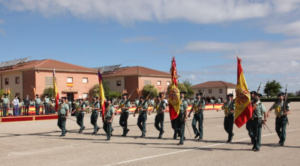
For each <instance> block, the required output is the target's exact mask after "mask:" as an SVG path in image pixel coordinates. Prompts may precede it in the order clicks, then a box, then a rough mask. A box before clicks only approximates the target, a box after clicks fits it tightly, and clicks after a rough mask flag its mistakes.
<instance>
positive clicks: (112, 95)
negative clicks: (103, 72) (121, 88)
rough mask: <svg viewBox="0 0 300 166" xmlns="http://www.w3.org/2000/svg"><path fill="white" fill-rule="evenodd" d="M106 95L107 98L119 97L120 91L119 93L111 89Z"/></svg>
mask: <svg viewBox="0 0 300 166" xmlns="http://www.w3.org/2000/svg"><path fill="white" fill-rule="evenodd" d="M108 97H109V98H118V97H121V93H119V92H117V91H112V92H109V95H108Z"/></svg>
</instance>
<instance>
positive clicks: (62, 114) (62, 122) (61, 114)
mask: <svg viewBox="0 0 300 166" xmlns="http://www.w3.org/2000/svg"><path fill="white" fill-rule="evenodd" d="M68 110H69V106H68V104H66V103H63V104H62V106H61V108H60V109H59V110H58V121H57V126H58V127H59V128H60V129H61V136H65V135H66V131H67V130H66V118H67V117H66V115H67V111H68Z"/></svg>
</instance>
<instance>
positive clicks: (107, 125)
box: [103, 100, 115, 141]
mask: <svg viewBox="0 0 300 166" xmlns="http://www.w3.org/2000/svg"><path fill="white" fill-rule="evenodd" d="M111 103H112V101H111V100H107V102H106V104H105V106H106V111H105V114H104V122H103V129H104V131H105V133H106V136H107V140H108V141H109V140H110V137H111V136H112V131H113V128H112V126H111V124H112V122H113V119H114V115H115V108H114V106H113V105H112V104H111Z"/></svg>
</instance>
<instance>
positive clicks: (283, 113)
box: [267, 92, 290, 146]
mask: <svg viewBox="0 0 300 166" xmlns="http://www.w3.org/2000/svg"><path fill="white" fill-rule="evenodd" d="M284 96H285V93H282V92H281V93H279V94H278V101H277V102H275V103H274V104H273V105H272V107H271V108H270V110H269V111H268V114H267V115H268V116H269V114H270V112H271V111H272V110H273V109H275V115H276V122H275V130H276V133H277V135H278V137H279V145H280V146H284V143H285V139H286V124H287V123H288V117H287V115H288V114H290V106H289V104H288V103H285V101H284Z"/></svg>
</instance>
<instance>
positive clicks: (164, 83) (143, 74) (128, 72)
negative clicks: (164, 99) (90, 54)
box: [100, 66, 171, 100]
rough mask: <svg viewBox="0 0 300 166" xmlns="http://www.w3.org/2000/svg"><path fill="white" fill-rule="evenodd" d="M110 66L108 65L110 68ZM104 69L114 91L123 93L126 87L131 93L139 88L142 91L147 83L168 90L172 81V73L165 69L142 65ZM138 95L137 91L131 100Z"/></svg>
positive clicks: (159, 89)
mask: <svg viewBox="0 0 300 166" xmlns="http://www.w3.org/2000/svg"><path fill="white" fill-rule="evenodd" d="M109 67H110V66H108V67H106V68H109ZM100 69H101V70H104V72H103V79H104V80H105V81H108V83H109V86H110V89H111V90H112V91H118V92H120V93H122V91H123V90H124V89H126V90H127V92H128V93H130V92H131V91H132V90H133V89H135V88H138V89H139V90H140V91H141V90H142V89H143V87H144V86H145V85H154V87H156V88H157V89H158V91H159V92H163V91H164V90H167V87H168V86H169V85H170V82H171V74H170V73H167V72H163V71H158V70H153V69H149V68H146V67H141V66H133V67H121V68H118V67H116V68H113V70H109V71H105V68H100ZM135 97H137V93H133V94H132V98H131V100H133V99H134V98H135Z"/></svg>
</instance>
